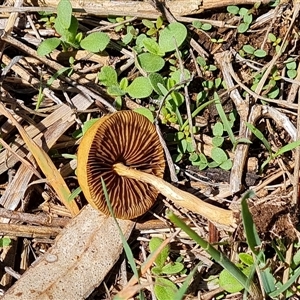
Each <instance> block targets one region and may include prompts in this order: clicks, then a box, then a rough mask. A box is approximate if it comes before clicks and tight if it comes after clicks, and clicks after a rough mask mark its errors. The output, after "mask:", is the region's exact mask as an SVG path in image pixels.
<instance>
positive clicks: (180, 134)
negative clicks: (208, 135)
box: [174, 131, 185, 142]
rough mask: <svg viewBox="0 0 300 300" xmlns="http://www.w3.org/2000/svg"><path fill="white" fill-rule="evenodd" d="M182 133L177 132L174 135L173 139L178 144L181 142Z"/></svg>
mask: <svg viewBox="0 0 300 300" xmlns="http://www.w3.org/2000/svg"><path fill="white" fill-rule="evenodd" d="M184 136H185V135H184V133H183V132H181V131H178V132H176V133H175V134H174V138H175V141H176V142H178V141H181V140H182V139H183V138H184Z"/></svg>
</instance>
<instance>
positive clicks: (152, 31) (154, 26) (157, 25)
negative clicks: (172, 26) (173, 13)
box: [142, 16, 163, 36]
mask: <svg viewBox="0 0 300 300" xmlns="http://www.w3.org/2000/svg"><path fill="white" fill-rule="evenodd" d="M142 23H143V24H144V25H145V26H146V27H147V28H148V31H147V32H146V34H147V35H148V36H153V35H154V36H157V35H158V32H159V30H160V29H162V27H163V18H162V17H161V16H159V17H158V18H157V19H156V21H155V22H152V21H150V20H146V19H144V20H142Z"/></svg>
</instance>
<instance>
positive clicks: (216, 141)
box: [212, 136, 224, 147]
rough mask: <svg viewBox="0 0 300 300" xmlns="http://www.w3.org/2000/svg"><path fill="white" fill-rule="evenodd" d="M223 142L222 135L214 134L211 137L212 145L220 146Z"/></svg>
mask: <svg viewBox="0 0 300 300" xmlns="http://www.w3.org/2000/svg"><path fill="white" fill-rule="evenodd" d="M223 143H224V138H223V137H222V136H214V137H213V138H212V144H213V146H214V147H220V146H222V144H223Z"/></svg>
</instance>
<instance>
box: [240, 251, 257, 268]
mask: <svg viewBox="0 0 300 300" xmlns="http://www.w3.org/2000/svg"><path fill="white" fill-rule="evenodd" d="M239 258H240V260H241V262H243V263H244V264H245V265H247V266H252V265H254V260H253V257H252V256H251V255H250V254H248V253H243V252H242V253H239Z"/></svg>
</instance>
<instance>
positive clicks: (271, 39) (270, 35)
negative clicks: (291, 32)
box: [268, 32, 276, 42]
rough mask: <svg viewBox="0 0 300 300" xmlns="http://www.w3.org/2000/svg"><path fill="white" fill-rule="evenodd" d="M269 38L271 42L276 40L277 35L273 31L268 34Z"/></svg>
mask: <svg viewBox="0 0 300 300" xmlns="http://www.w3.org/2000/svg"><path fill="white" fill-rule="evenodd" d="M268 39H269V40H270V41H271V42H276V36H275V35H274V34H273V33H271V32H270V33H269V34H268Z"/></svg>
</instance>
